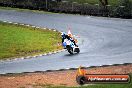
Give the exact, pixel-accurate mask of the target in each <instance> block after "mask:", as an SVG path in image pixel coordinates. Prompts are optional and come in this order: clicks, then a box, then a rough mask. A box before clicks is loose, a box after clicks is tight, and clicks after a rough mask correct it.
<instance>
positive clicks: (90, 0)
mask: <svg viewBox="0 0 132 88" xmlns="http://www.w3.org/2000/svg"><path fill="white" fill-rule="evenodd" d="M67 1H70V2H78V3H81V4H82V3H89V4H99V3H100V2H99V0H67ZM119 1H120V0H108V4H109V5H112V6H118V5H119V3H120V2H119ZM129 1H130V2H132V0H129Z"/></svg>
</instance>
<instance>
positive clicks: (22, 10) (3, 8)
mask: <svg viewBox="0 0 132 88" xmlns="http://www.w3.org/2000/svg"><path fill="white" fill-rule="evenodd" d="M0 10H16V11H19V12H24V11H28V12H35V13H44V14H50V13H52V14H53V12H48V11H40V10H30V9H22V8H12V7H3V6H0ZM54 14H57V13H54Z"/></svg>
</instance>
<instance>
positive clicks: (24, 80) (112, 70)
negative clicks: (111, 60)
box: [0, 64, 132, 88]
mask: <svg viewBox="0 0 132 88" xmlns="http://www.w3.org/2000/svg"><path fill="white" fill-rule="evenodd" d="M87 73H88V74H128V73H132V64H127V65H118V66H106V67H93V68H88V69H87ZM76 74H77V71H76V70H67V71H54V72H36V73H22V74H10V75H0V88H34V85H56V86H59V85H64V86H78V84H77V83H76Z"/></svg>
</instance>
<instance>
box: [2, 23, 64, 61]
mask: <svg viewBox="0 0 132 88" xmlns="http://www.w3.org/2000/svg"><path fill="white" fill-rule="evenodd" d="M3 22H4V23H10V24H15V25H21V26H27V27H32V28H37V29H44V30H50V31H54V32H60V31H58V30H56V29H49V28H40V27H37V26H34V25H29V24H22V23H16V22H10V21H3ZM60 33H61V32H60ZM63 51H65V50H64V49H62V50H57V51H53V52H49V53H44V54H39V55H35V56H27V57H20V58H13V59H12V58H10V59H8V60H4V61H3V60H0V62H5V61H13V60H19V59H22V60H23V59H30V58H36V57H41V56H47V55H51V54H56V53H60V52H63Z"/></svg>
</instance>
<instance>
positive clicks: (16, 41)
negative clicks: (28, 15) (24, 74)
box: [0, 22, 62, 60]
mask: <svg viewBox="0 0 132 88" xmlns="http://www.w3.org/2000/svg"><path fill="white" fill-rule="evenodd" d="M60 41H61V36H60V33H59V32H54V31H50V30H41V29H37V28H32V27H26V26H20V25H14V24H8V23H3V22H0V60H5V59H7V58H14V57H21V56H28V55H36V54H42V53H48V52H51V51H55V50H59V49H62V47H61V45H59V44H60Z"/></svg>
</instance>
